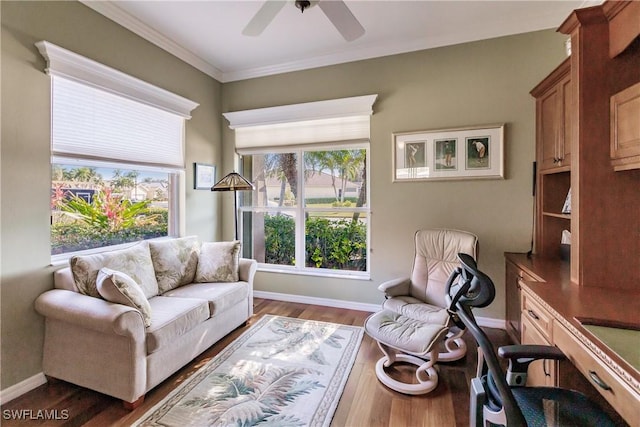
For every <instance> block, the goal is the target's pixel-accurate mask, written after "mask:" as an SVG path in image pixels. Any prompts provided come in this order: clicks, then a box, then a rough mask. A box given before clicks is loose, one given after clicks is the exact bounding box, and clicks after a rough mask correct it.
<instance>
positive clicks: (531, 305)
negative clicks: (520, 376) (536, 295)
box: [521, 292, 558, 387]
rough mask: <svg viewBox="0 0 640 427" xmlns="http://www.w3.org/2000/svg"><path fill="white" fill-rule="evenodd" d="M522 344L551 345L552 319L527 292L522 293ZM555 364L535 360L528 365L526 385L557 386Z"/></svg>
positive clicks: (549, 361)
mask: <svg viewBox="0 0 640 427" xmlns="http://www.w3.org/2000/svg"><path fill="white" fill-rule="evenodd" d="M521 327H522V344H539V345H551V344H552V342H553V341H552V333H553V317H552V316H551V314H549V312H548V311H547V310H546V309H545V308H543V307H542V306H541V305H539V304H537V303H536V302H535V301H534V300H533V299H532V298H531V296H530V295H529V294H528V293H527V292H522V319H521ZM557 364H558V363H557V362H556V361H553V360H536V361H535V362H532V363H531V364H530V365H529V370H528V372H527V374H528V375H527V385H529V386H548V387H555V386H556V385H557V376H556V371H557Z"/></svg>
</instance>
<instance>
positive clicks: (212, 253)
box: [194, 240, 240, 283]
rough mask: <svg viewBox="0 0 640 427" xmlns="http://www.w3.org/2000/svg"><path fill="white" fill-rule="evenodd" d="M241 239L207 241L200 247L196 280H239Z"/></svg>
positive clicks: (202, 281) (200, 281)
mask: <svg viewBox="0 0 640 427" xmlns="http://www.w3.org/2000/svg"><path fill="white" fill-rule="evenodd" d="M239 263H240V241H239V240H235V241H233V242H206V243H203V244H202V246H201V247H200V255H199V256H198V268H197V269H196V277H195V280H194V281H195V282H198V283H215V282H237V281H238V265H239Z"/></svg>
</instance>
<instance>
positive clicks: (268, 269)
mask: <svg viewBox="0 0 640 427" xmlns="http://www.w3.org/2000/svg"><path fill="white" fill-rule="evenodd" d="M258 271H259V272H261V273H276V274H292V275H296V276H314V277H326V278H330V279H347V280H362V281H370V280H371V275H370V274H369V273H359V272H352V273H349V272H342V271H341V272H332V271H329V270H323V271H313V270H296V269H294V268H286V267H285V268H282V267H274V266H271V265H266V264H258Z"/></svg>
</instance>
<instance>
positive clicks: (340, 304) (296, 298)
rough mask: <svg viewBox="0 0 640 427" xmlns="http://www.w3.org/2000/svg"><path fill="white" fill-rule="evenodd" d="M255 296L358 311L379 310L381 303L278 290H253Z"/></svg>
mask: <svg viewBox="0 0 640 427" xmlns="http://www.w3.org/2000/svg"><path fill="white" fill-rule="evenodd" d="M253 296H254V297H257V298H263V299H272V300H276V301H286V302H299V303H301V304H313V305H322V306H325V307H336V308H346V309H348V310H358V311H370V312H374V311H378V310H380V304H367V303H364V302H355V301H346V300H341V299H331V298H318V297H308V296H305V295H294V294H281V293H278V292H266V291H253Z"/></svg>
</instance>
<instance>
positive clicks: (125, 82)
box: [36, 40, 198, 169]
mask: <svg viewBox="0 0 640 427" xmlns="http://www.w3.org/2000/svg"><path fill="white" fill-rule="evenodd" d="M36 47H37V48H38V50H39V51H40V53H41V54H42V56H43V57H44V58H45V59H46V60H47V68H46V69H45V71H46V72H47V74H49V75H50V76H51V85H52V90H51V92H52V117H51V122H52V126H51V127H52V130H51V131H52V151H53V156H54V157H57V158H67V159H69V158H78V159H82V160H84V161H87V160H88V161H91V160H97V161H102V162H105V161H106V162H120V163H129V164H131V163H135V164H137V165H142V166H150V167H167V168H171V169H176V168H179V169H184V167H185V165H184V121H185V120H187V119H190V118H191V111H192V110H193V109H194V108H196V107H197V106H198V103H196V102H193V101H191V100H189V99H187V98H183V97H182V96H180V95H176V94H174V93H172V92H169V91H167V90H165V89H162V88H160V87H157V86H154V85H152V84H150V83H147V82H145V81H143V80H140V79H138V78H135V77H133V76H130V75H128V74H125V73H123V72H122V71H119V70H116V69H114V68H111V67H108V66H106V65H104V64H101V63H99V62H96V61H93V60H91V59H89V58H86V57H84V56H82V55H78V54H77V53H74V52H71V51H69V50H67V49H64V48H61V47H60V46H56V45H55V44H53V43H49V42H47V41H44V40H43V41H39V42H37V43H36Z"/></svg>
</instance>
